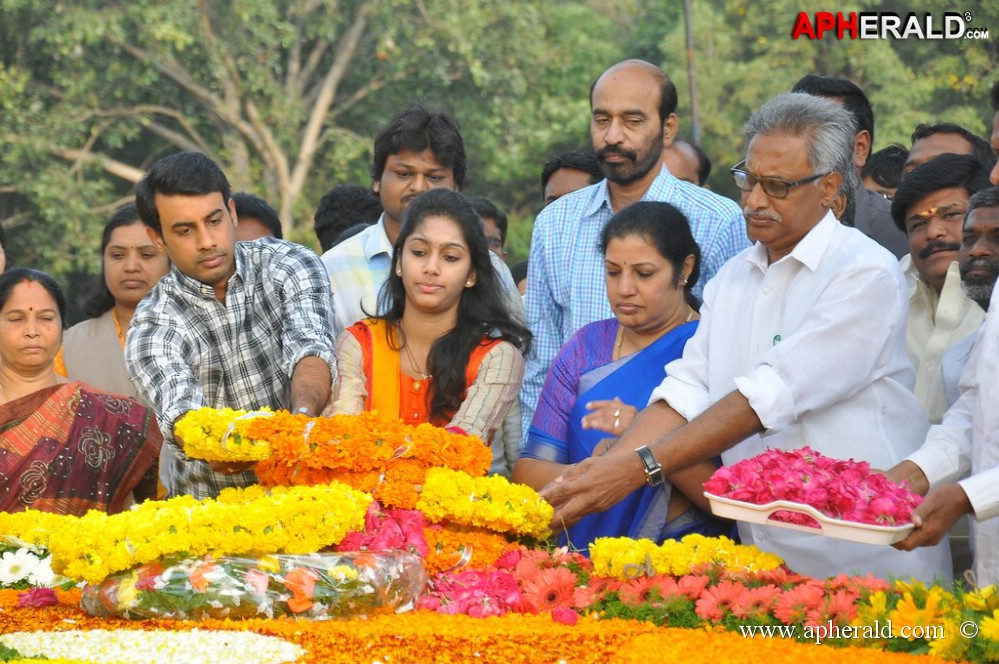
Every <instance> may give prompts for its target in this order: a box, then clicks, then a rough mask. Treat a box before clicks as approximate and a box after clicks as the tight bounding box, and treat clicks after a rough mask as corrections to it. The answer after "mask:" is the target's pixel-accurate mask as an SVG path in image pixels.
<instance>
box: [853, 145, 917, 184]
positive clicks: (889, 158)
mask: <svg viewBox="0 0 999 664" xmlns="http://www.w3.org/2000/svg"><path fill="white" fill-rule="evenodd" d="M908 158H909V151H908V150H906V149H905V147H904V146H902V145H899V144H898V143H892V144H891V145H888V146H886V147H883V148H881V149H880V150H878V151H877V152H875V153H874V154H872V155H871V158H870V159H868V160H867V163H866V164H864V170H862V171H861V172H860V177H861V179H863V178H868V177H869V178H871V179H872V180H874V181H875V182H877V183H878V184H879V185H881V186H882V187H885V188H886V189H898V184H899V182H901V181H902V167H903V166H905V160H906V159H908Z"/></svg>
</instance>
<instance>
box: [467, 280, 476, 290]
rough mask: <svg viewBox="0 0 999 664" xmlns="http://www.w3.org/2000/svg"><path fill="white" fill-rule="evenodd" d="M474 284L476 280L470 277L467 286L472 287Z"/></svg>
mask: <svg viewBox="0 0 999 664" xmlns="http://www.w3.org/2000/svg"><path fill="white" fill-rule="evenodd" d="M474 285H475V282H474V281H472V280H471V279H469V280H468V281H466V282H465V288H471V287H472V286H474Z"/></svg>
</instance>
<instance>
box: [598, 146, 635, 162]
mask: <svg viewBox="0 0 999 664" xmlns="http://www.w3.org/2000/svg"><path fill="white" fill-rule="evenodd" d="M609 154H616V155H620V156H622V157H625V158H627V159H630V160H632V161H637V160H638V154H637V153H635V152H632V151H631V150H624V149H622V148H619V147H617V146H616V145H608V146H607V147H605V148H600V149H599V150H597V159H599V160H600V161H603V160H604V158H605V157H606V156H607V155H609Z"/></svg>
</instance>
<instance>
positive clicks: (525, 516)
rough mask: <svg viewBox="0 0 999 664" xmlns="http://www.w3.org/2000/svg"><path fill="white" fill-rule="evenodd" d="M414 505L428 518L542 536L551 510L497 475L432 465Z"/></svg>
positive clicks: (528, 490) (546, 531)
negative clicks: (472, 472) (473, 475)
mask: <svg viewBox="0 0 999 664" xmlns="http://www.w3.org/2000/svg"><path fill="white" fill-rule="evenodd" d="M416 508H417V509H418V510H421V511H422V512H423V514H424V515H425V516H426V517H427V519H428V520H430V521H434V522H437V521H451V522H453V523H457V524H461V525H466V526H480V527H483V528H489V529H491V530H495V531H498V532H508V533H516V534H519V535H527V536H530V537H537V538H542V537H545V536H547V535H548V534H549V533H550V530H549V528H548V525H549V523H551V520H552V516H553V515H554V510H553V509H552V506H551V505H549V504H548V503H547V502H546V501H545V500H544V499H543V498H542V497H541V495H540V494H539V493H538V492H537V491H535V490H534V489H532V488H531V487H529V486H525V485H523V484H511V483H510V481H509V480H507V479H505V478H503V477H501V476H499V475H492V476H490V477H472V476H471V475H469V474H468V473H463V472H460V471H454V470H448V469H447V468H432V469H430V470H429V471H428V472H427V477H426V480H425V481H424V483H423V489H422V490H421V491H420V499H419V501H417V503H416Z"/></svg>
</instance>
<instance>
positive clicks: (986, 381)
mask: <svg viewBox="0 0 999 664" xmlns="http://www.w3.org/2000/svg"><path fill="white" fill-rule="evenodd" d="M974 226H979V227H981V228H987V229H988V235H989V236H990V237H986V238H985V239H984V240H985V241H988V242H989V244H992V245H995V244H996V243H997V242H999V188H991V189H986V190H985V191H983V192H980V193H979V194H976V195H975V196H974V197H973V198H972V201H971V208H970V210H969V212H968V221H967V223H966V225H965V228H968V227H974ZM975 243H976V244H982V243H983V239H982V237H981V235H979V236H978V237H976V238H975ZM992 258H993V260H994V259H995V256H994V255H993V256H992ZM983 267H984V266H983ZM997 296H999V291H997V290H995V289H993V290H992V299H991V301H990V305H989V313H988V314H987V315H986V317H985V325H984V326H983V328H982V331H981V333H980V334H979V336H978V339H977V341H976V342H975V346H974V349H973V350H972V352H971V357H970V359H969V360H968V363H967V366H966V368H965V371H964V373H963V374H962V376H961V384H960V396H959V397H958V400H957V402H956V403H955V404H954V405H953V406H951V408H950V409H949V410H948V411H947V413H946V415H944V418H943V422H942V423H941V424H939V425H937V426H934V427H931V428H930V431H929V433H928V434H927V436H926V442H925V444H924V445H923V446H922V447H921V448H920V449H919V450H917V451H916V452H914V453H913V454H910V455H909V456H908V457H907V458H906V460H905V461H903V462H902V463H900V464H898V465H897V466H895V467H894V468H892V469H891V470H890V471H889V472H888V476H889V477H891V478H892V479H894V480H896V481H902V480H907V481H908V482H909V483H910V484H911V485H912V487H913V489H915V490H916V491H918V492H920V493H926V491H927V489H930V488H932V491H930V492H929V493H928V494H927V496H926V500H924V501H923V503H922V504H921V505H920V506H919V507H918V508H917V509H916V513H915V515H914V516H913V521H914V522H915V523H916V525H917V528H916V530H914V531H913V532H912V534H911V535H909V537H907V538H906V539H905V540H903V541H902V542H900V543H899V544H897V545H896V546H897V547H898V548H900V549H903V550H911V549H914V548H916V547H920V546H926V545H932V544H935V543H936V542H938V541H940V539H941V537H943V536H944V535H945V534H946V533H947V532H948V531H949V530H950V529H951V526H953V525H954V523H955V522H956V521H957V520H958V519H959V518H960V517H961V516H963V515H965V514H969V515H971V516H972V518H973V519H974V520H975V521H976V522H977V523H974V524H973V528H972V541H973V547H972V548H973V551H974V558H975V567H974V569H975V575H976V580H977V583H978V585H979V587H985V586H987V585H990V584H994V583H999V518H996V517H999V407H997V404H999V311H997V309H999V306H997V304H996V302H997ZM969 471H970V476H969ZM961 478H964V479H961ZM956 480H960V481H959V482H957V483H956V484H954V483H953V482H955V481H956Z"/></svg>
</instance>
